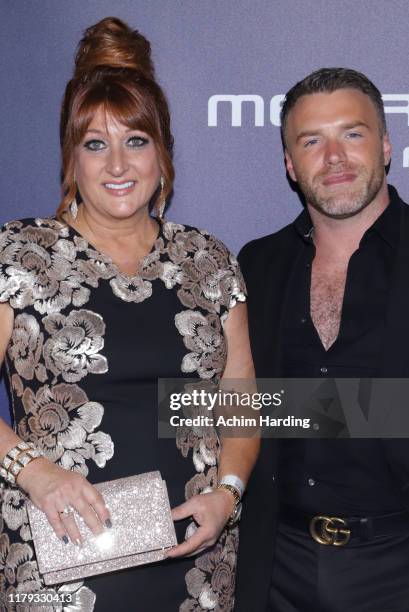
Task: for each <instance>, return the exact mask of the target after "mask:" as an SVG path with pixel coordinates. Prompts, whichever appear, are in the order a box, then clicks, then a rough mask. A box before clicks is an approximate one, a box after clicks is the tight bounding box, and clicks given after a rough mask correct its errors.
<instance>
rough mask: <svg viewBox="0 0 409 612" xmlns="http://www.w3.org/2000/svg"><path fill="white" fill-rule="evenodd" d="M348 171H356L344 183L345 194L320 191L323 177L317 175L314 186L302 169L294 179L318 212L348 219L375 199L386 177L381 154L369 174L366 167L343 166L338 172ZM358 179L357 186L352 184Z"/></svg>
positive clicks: (323, 188) (308, 201) (327, 215)
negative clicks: (352, 180)
mask: <svg viewBox="0 0 409 612" xmlns="http://www.w3.org/2000/svg"><path fill="white" fill-rule="evenodd" d="M351 170H352V171H353V172H354V173H356V174H357V178H356V179H355V181H354V182H353V183H351V184H350V185H348V183H346V184H345V187H346V189H345V191H344V193H339V194H337V193H334V194H329V195H324V194H321V193H320V191H321V190H325V189H326V188H325V187H322V186H321V184H320V181H321V180H322V179H323V177H318V179H317V181H318V182H319V184H318V185H317V186H315V185H314V183H313V184H310V183H309V182H308V180H306V179H305V180H304V177H303V174H302V172H301V173H300V174H299V177H297V179H298V185H299V187H300V189H301V191H302V193H303V194H304V197H305V200H306V202H307V203H308V204H310V205H311V206H312V207H313V208H315V210H317V211H318V212H320V213H321V214H323V215H325V216H326V217H330V218H332V219H347V218H348V217H353V216H354V215H357V214H358V213H360V212H361V211H362V210H363V209H364V208H366V207H367V206H368V205H369V204H370V203H371V202H372V201H373V200H374V199H375V197H376V196H377V194H378V193H379V190H380V189H381V187H382V184H383V181H384V176H385V167H384V158H383V154H381V156H380V158H379V163H378V164H377V165H376V166H375V167H374V168H373V170H372V172H371V174H369V173H368V170H367V168H366V167H365V166H354V167H347V168H345V169H344V168H342V169H341V172H343V171H345V172H349V171H351ZM357 181H359V183H360V185H359V186H358V185H356V186H355V185H354V183H356V182H357Z"/></svg>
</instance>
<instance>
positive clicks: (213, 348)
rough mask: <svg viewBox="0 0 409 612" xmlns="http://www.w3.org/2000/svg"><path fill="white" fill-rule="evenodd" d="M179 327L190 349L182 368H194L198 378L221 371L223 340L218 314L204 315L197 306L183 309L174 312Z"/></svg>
mask: <svg viewBox="0 0 409 612" xmlns="http://www.w3.org/2000/svg"><path fill="white" fill-rule="evenodd" d="M175 323H176V327H177V329H178V331H179V332H180V334H181V335H182V336H183V340H184V343H185V346H186V348H187V349H189V350H190V353H188V354H187V355H185V356H184V358H183V361H182V372H186V373H191V372H197V374H198V376H200V378H208V379H209V378H213V377H214V376H216V375H217V374H220V373H221V372H222V371H223V368H224V364H225V362H226V341H225V339H224V336H223V332H222V329H221V323H220V318H219V317H218V316H217V315H212V314H209V315H208V316H207V317H206V316H205V315H203V314H201V313H200V312H198V311H197V310H184V311H182V312H180V313H178V314H177V315H176V316H175Z"/></svg>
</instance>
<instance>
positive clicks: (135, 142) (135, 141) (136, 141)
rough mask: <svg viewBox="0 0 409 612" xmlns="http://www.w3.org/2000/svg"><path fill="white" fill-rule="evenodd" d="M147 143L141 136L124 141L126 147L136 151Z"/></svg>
mask: <svg viewBox="0 0 409 612" xmlns="http://www.w3.org/2000/svg"><path fill="white" fill-rule="evenodd" d="M147 142H149V141H148V139H147V138H143V137H142V136H131V137H130V138H128V140H127V141H126V143H127V145H129V146H130V147H132V148H134V149H138V148H139V147H143V145H145V144H146V143H147Z"/></svg>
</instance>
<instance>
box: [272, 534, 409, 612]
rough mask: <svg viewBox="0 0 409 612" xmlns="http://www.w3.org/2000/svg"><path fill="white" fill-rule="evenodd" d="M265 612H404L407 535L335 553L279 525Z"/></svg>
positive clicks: (408, 606) (408, 587) (408, 597)
mask: <svg viewBox="0 0 409 612" xmlns="http://www.w3.org/2000/svg"><path fill="white" fill-rule="evenodd" d="M266 612H409V533H408V534H406V533H405V534H399V535H398V536H396V535H393V536H382V537H376V538H373V539H372V540H370V541H367V542H361V541H351V542H349V543H348V544H347V545H346V546H343V547H336V546H323V545H322V544H317V543H316V542H315V541H314V540H313V539H312V538H311V536H310V535H309V534H306V533H303V532H302V531H301V530H298V529H295V528H293V527H289V526H287V525H282V524H281V525H279V527H278V530H277V539H276V551H275V559H274V566H273V573H272V580H271V588H270V595H269V605H268V606H267V611H266Z"/></svg>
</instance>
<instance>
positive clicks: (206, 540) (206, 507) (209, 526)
mask: <svg viewBox="0 0 409 612" xmlns="http://www.w3.org/2000/svg"><path fill="white" fill-rule="evenodd" d="M234 505H235V501H234V498H233V496H232V495H231V494H230V493H229V492H228V491H223V490H217V491H213V492H212V493H202V494H201V495H195V496H194V497H191V498H190V499H189V500H188V501H187V502H185V503H184V504H181V505H180V506H177V507H176V508H173V510H172V518H173V520H174V521H180V520H181V519H184V518H187V517H189V516H191V517H192V518H193V520H194V521H195V522H196V523H197V524H198V529H197V530H196V531H195V533H194V534H193V535H192V536H191V537H190V538H188V539H187V540H186V541H185V542H183V543H182V544H178V546H175V547H174V548H171V549H170V550H169V551H168V552H167V555H166V556H167V557H181V556H186V555H196V554H198V553H200V552H202V551H203V550H205V549H206V548H208V547H209V546H213V544H215V543H216V542H217V539H218V537H219V535H220V533H221V532H222V529H223V527H224V526H225V525H226V523H227V521H228V520H229V517H230V516H231V514H232V512H233V510H234Z"/></svg>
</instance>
